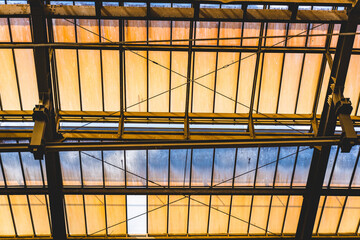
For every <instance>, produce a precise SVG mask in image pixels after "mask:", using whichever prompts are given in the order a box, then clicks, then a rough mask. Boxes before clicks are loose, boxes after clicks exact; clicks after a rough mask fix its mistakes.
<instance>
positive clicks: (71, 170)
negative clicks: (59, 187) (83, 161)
mask: <svg viewBox="0 0 360 240" xmlns="http://www.w3.org/2000/svg"><path fill="white" fill-rule="evenodd" d="M59 155H60V165H61V172H62V177H63V184H64V186H65V185H70V186H80V185H81V181H82V179H81V172H80V157H79V152H60V153H59Z"/></svg>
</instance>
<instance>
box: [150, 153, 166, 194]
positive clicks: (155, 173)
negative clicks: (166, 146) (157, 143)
mask: <svg viewBox="0 0 360 240" xmlns="http://www.w3.org/2000/svg"><path fill="white" fill-rule="evenodd" d="M148 154H149V163H148V164H149V173H148V174H149V178H148V185H149V186H154V187H161V186H167V185H168V171H169V150H149V152H148Z"/></svg>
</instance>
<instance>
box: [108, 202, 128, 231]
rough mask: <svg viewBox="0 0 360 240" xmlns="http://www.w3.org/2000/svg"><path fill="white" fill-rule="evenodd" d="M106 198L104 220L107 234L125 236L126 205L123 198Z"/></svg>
mask: <svg viewBox="0 0 360 240" xmlns="http://www.w3.org/2000/svg"><path fill="white" fill-rule="evenodd" d="M105 198H106V218H107V227H108V234H109V235H110V236H114V235H125V234H126V205H125V196H124V195H121V196H118V195H108V196H105Z"/></svg>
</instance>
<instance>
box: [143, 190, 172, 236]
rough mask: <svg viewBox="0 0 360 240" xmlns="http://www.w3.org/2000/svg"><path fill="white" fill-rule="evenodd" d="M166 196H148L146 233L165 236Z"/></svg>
mask: <svg viewBox="0 0 360 240" xmlns="http://www.w3.org/2000/svg"><path fill="white" fill-rule="evenodd" d="M167 203H168V196H165V195H156V196H154V195H149V196H148V211H149V213H148V233H149V234H166V232H167V212H168V210H167Z"/></svg>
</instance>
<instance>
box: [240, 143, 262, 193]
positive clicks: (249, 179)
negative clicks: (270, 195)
mask: <svg viewBox="0 0 360 240" xmlns="http://www.w3.org/2000/svg"><path fill="white" fill-rule="evenodd" d="M257 156H258V148H238V152H237V160H236V172H235V180H234V185H235V186H253V185H254V177H255V170H256V162H257Z"/></svg>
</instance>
